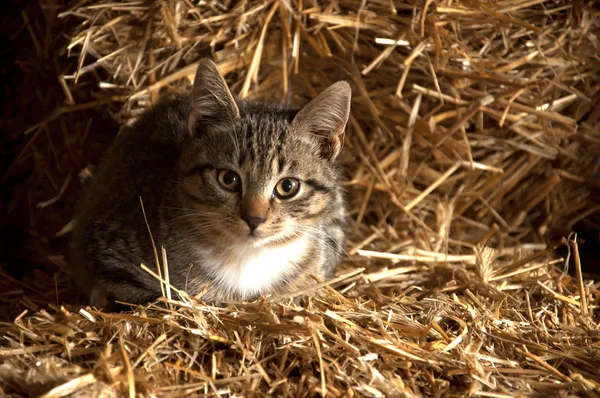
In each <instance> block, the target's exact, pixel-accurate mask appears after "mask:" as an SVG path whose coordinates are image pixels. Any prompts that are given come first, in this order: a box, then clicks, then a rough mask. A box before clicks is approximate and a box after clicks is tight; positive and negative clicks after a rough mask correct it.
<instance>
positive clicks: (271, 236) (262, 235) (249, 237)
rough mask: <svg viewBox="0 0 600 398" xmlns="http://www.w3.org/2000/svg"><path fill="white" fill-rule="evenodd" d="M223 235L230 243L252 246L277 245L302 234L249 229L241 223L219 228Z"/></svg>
mask: <svg viewBox="0 0 600 398" xmlns="http://www.w3.org/2000/svg"><path fill="white" fill-rule="evenodd" d="M221 233H222V235H223V237H225V238H226V239H227V240H228V241H229V243H230V244H232V245H239V244H241V245H250V246H252V247H264V246H277V245H281V244H286V243H289V242H291V241H294V240H296V239H297V238H299V237H301V236H302V235H303V234H302V233H301V232H294V231H286V230H285V229H278V230H276V231H273V230H272V229H271V230H263V229H261V228H258V229H255V230H254V231H250V230H249V229H248V228H243V227H242V226H241V225H235V226H229V227H225V228H222V229H221Z"/></svg>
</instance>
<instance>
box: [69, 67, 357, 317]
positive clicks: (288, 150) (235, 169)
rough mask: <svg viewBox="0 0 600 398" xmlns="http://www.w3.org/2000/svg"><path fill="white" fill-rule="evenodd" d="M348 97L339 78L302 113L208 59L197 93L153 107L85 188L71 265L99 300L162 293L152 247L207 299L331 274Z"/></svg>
mask: <svg viewBox="0 0 600 398" xmlns="http://www.w3.org/2000/svg"><path fill="white" fill-rule="evenodd" d="M350 99H351V90H350V86H349V85H348V84H347V83H346V82H342V81H341V82H337V83H335V84H333V85H331V86H330V87H329V88H327V89H326V90H325V91H323V92H322V93H321V94H320V95H318V96H317V97H316V98H315V99H313V100H312V101H311V102H310V103H308V104H307V105H306V106H304V107H303V108H301V109H300V110H298V109H291V108H286V107H282V106H275V105H270V104H266V103H258V102H251V101H246V100H241V99H239V98H237V97H236V96H234V95H232V93H231V92H230V90H229V88H228V87H227V84H226V82H225V80H224V78H223V76H222V75H221V74H220V72H219V70H218V69H217V67H216V65H215V64H214V63H213V62H212V61H210V60H207V59H203V60H201V61H200V63H199V66H198V70H197V73H196V77H195V81H194V84H193V88H192V90H191V94H190V95H181V96H177V97H174V98H170V99H166V100H162V101H161V102H159V103H158V104H157V105H156V106H154V107H153V108H152V109H150V110H148V111H146V112H145V113H144V114H142V115H141V116H140V118H139V119H138V120H137V121H136V122H135V123H134V124H133V125H132V126H131V127H129V128H127V129H125V130H124V131H123V132H122V133H121V134H119V135H118V137H117V138H116V140H115V142H114V143H113V145H112V147H111V148H110V149H109V150H108V152H107V153H106V154H105V156H104V158H103V160H102V161H101V163H100V165H99V167H98V170H97V172H96V173H94V176H93V178H92V179H91V181H90V182H89V183H87V186H85V187H84V188H85V189H84V194H83V196H82V199H81V202H80V203H79V206H78V208H77V210H76V228H75V231H74V236H73V245H72V249H73V250H72V253H71V254H72V255H71V261H70V263H71V270H72V274H73V277H74V279H75V280H76V282H77V284H78V286H79V287H80V288H81V289H82V291H84V292H85V293H86V294H88V296H89V297H90V304H91V305H93V306H96V307H107V306H110V304H111V303H113V302H114V301H115V300H117V301H124V302H129V303H140V304H144V303H147V302H149V301H153V300H155V299H157V298H158V297H160V296H161V288H160V283H159V281H158V280H157V279H156V278H155V277H153V276H151V275H150V274H149V273H148V272H146V271H145V270H143V269H142V268H141V264H145V265H146V266H148V267H149V268H150V269H152V270H156V261H155V251H154V247H156V248H157V251H158V256H159V258H160V257H161V251H160V250H161V249H160V248H161V247H164V248H165V250H166V253H167V260H168V261H167V263H168V271H169V280H170V282H171V284H172V285H173V286H174V287H176V288H178V289H183V290H185V291H186V292H188V293H189V294H192V295H195V294H197V293H199V292H204V295H203V296H202V299H203V300H205V301H213V302H220V301H223V300H249V299H254V298H256V297H258V296H260V295H263V294H267V293H269V294H273V295H276V294H281V293H285V292H290V291H294V290H296V289H301V288H303V287H306V286H308V285H309V284H311V283H315V281H314V279H313V278H312V277H311V275H316V276H318V277H320V278H321V279H328V278H330V277H331V276H332V275H333V274H334V270H335V267H336V265H337V264H338V263H339V261H340V257H341V253H342V246H343V242H344V224H345V219H346V210H345V207H344V199H343V195H342V190H341V187H340V184H339V179H340V174H339V169H338V166H337V165H336V159H337V158H338V155H339V154H340V150H341V148H342V144H343V137H344V129H345V126H346V123H347V120H348V116H349V111H350ZM140 199H141V200H140ZM153 243H154V245H153Z"/></svg>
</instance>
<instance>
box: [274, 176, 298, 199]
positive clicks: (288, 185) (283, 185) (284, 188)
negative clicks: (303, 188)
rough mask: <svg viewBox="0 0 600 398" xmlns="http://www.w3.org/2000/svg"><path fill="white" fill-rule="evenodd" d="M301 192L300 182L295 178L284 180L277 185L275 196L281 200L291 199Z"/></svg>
mask: <svg viewBox="0 0 600 398" xmlns="http://www.w3.org/2000/svg"><path fill="white" fill-rule="evenodd" d="M299 190H300V181H298V180H296V179H295V178H283V179H281V180H279V182H278V183H277V185H275V192H274V193H275V196H277V197H278V198H280V199H289V198H291V197H293V196H294V195H296V194H297V193H298V191H299Z"/></svg>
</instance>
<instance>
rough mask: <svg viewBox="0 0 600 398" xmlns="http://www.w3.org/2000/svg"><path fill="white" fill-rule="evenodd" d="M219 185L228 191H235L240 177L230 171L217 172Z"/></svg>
mask: <svg viewBox="0 0 600 398" xmlns="http://www.w3.org/2000/svg"><path fill="white" fill-rule="evenodd" d="M217 180H218V181H219V185H221V186H222V187H223V188H225V189H226V190H228V191H236V190H237V189H238V187H239V185H240V182H241V181H240V180H241V179H240V176H239V175H238V174H237V173H236V172H235V171H232V170H226V169H223V170H219V173H218V174H217Z"/></svg>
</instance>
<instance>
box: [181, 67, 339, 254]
mask: <svg viewBox="0 0 600 398" xmlns="http://www.w3.org/2000/svg"><path fill="white" fill-rule="evenodd" d="M350 97H351V90H350V86H349V85H348V84H347V83H345V82H338V83H335V84H333V85H331V86H330V87H329V88H327V89H326V90H325V91H323V92H322V93H321V94H320V95H318V96H317V97H316V98H315V99H313V100H312V101H311V102H309V103H308V104H307V105H306V106H304V107H303V108H302V109H300V111H295V110H290V109H286V108H282V107H277V106H273V105H266V104H258V103H251V102H247V101H242V100H239V99H237V98H235V97H234V96H233V95H232V94H231V92H230V90H229V88H228V87H227V84H226V82H225V80H224V79H223V77H222V75H221V74H220V73H219V71H218V69H217V67H216V65H215V64H214V63H213V62H212V61H209V60H202V61H201V62H200V65H199V67H198V71H197V73H196V78H195V81H194V87H193V90H192V95H191V110H190V116H189V132H190V139H189V140H188V141H187V143H186V145H185V148H184V150H183V153H182V156H181V161H180V184H179V189H180V197H181V200H182V202H183V203H182V204H183V206H184V207H185V208H187V209H188V210H189V212H190V216H189V217H187V218H188V219H191V220H193V221H192V223H193V225H195V226H196V227H197V230H198V231H200V232H204V233H203V234H202V235H203V236H204V237H207V236H214V237H215V238H216V239H218V240H220V241H221V242H223V241H225V242H228V243H240V244H244V245H246V244H251V245H253V246H263V245H266V244H270V243H274V242H285V241H289V240H291V239H293V238H294V237H296V236H298V235H299V234H309V235H313V236H314V235H318V232H317V231H316V230H315V228H314V226H315V225H316V224H317V223H318V222H319V221H320V220H322V219H323V218H324V217H328V216H329V215H330V214H331V212H332V211H333V210H334V206H336V205H338V204H339V200H338V199H339V195H340V192H339V175H338V171H337V167H336V158H337V157H338V155H339V153H340V151H341V149H342V144H343V137H344V129H345V127H346V123H347V121H348V116H349V112H350Z"/></svg>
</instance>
